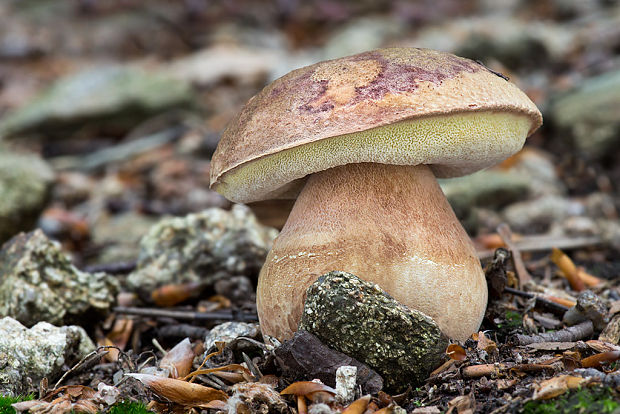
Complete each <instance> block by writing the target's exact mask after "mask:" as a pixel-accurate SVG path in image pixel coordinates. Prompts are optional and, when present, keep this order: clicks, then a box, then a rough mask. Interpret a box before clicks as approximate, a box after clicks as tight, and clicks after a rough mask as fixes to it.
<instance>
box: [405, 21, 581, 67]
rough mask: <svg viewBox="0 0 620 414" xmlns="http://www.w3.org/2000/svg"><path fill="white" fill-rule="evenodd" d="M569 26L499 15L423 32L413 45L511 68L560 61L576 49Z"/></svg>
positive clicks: (440, 26)
mask: <svg viewBox="0 0 620 414" xmlns="http://www.w3.org/2000/svg"><path fill="white" fill-rule="evenodd" d="M574 40H575V34H574V33H572V32H571V30H570V29H569V28H568V27H565V26H560V25H549V24H547V23H544V22H536V21H529V20H525V21H524V20H522V19H517V18H514V17H511V16H501V15H498V14H495V15H489V16H477V17H465V18H461V19H452V20H450V22H449V23H446V24H444V25H431V26H429V27H428V28H425V29H422V30H420V32H419V33H418V35H417V36H416V37H415V39H414V40H413V41H412V42H411V43H412V44H411V46H416V47H426V48H430V49H437V50H444V51H447V52H452V53H455V54H456V55H459V56H466V57H468V58H470V59H479V60H482V61H485V60H487V59H496V60H499V61H500V62H501V63H502V64H503V65H505V66H506V67H508V68H519V67H530V68H533V67H535V66H536V65H540V62H541V61H547V62H549V61H554V60H558V59H561V58H562V57H564V56H565V55H566V54H567V53H569V52H570V51H571V50H572V48H573V47H574Z"/></svg>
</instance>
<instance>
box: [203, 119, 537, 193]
mask: <svg viewBox="0 0 620 414" xmlns="http://www.w3.org/2000/svg"><path fill="white" fill-rule="evenodd" d="M265 127H266V128H268V126H265ZM530 127H531V120H530V118H529V117H527V116H525V115H520V114H513V113H506V112H468V113H462V114H452V115H440V116H434V117H427V118H419V119H411V120H406V121H402V122H398V123H395V124H391V125H385V126H382V127H378V128H373V129H369V130H366V131H361V132H356V133H352V134H346V135H339V136H336V137H332V138H327V139H323V140H320V141H316V142H313V143H310V144H306V145H301V146H298V147H293V148H289V149H286V150H283V151H280V152H277V153H274V154H271V155H267V156H265V157H262V158H259V159H256V160H254V161H250V162H248V163H246V164H242V165H240V166H239V167H237V168H235V169H233V170H231V171H229V172H228V173H226V174H225V175H224V176H223V177H222V178H221V181H220V183H219V184H218V185H216V186H215V189H216V190H217V191H218V192H219V193H220V194H222V195H224V196H225V197H227V198H228V199H230V200H232V201H236V202H240V203H247V202H251V201H258V200H263V199H268V198H276V197H278V196H279V195H280V194H281V193H283V192H284V191H285V189H286V187H285V186H286V185H287V184H289V183H291V182H293V181H295V180H298V179H301V178H303V177H305V176H307V175H309V174H312V173H314V172H317V171H323V170H326V169H328V168H332V167H336V166H339V165H344V164H350V163H361V162H376V163H381V164H395V165H418V164H427V165H429V166H430V167H431V169H432V170H433V172H434V173H435V175H437V177H454V176H460V175H466V174H470V173H472V172H474V171H477V170H480V169H482V168H486V167H489V166H492V165H495V164H497V163H499V162H501V161H502V160H504V159H506V158H508V157H509V156H511V155H512V154H514V153H516V152H518V151H519V150H520V149H521V147H522V146H523V143H524V142H525V138H526V137H527V133H528V131H529V129H530Z"/></svg>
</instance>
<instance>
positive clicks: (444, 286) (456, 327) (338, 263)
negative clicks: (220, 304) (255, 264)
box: [257, 163, 487, 340]
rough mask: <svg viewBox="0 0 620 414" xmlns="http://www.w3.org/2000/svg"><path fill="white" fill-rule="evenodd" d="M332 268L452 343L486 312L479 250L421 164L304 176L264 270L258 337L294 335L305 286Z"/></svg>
mask: <svg viewBox="0 0 620 414" xmlns="http://www.w3.org/2000/svg"><path fill="white" fill-rule="evenodd" d="M332 270H341V271H345V272H349V273H353V274H355V275H357V276H359V277H360V278H362V279H365V280H367V281H371V282H374V283H377V284H378V285H379V286H380V287H381V288H382V289H384V290H385V291H386V292H388V293H389V294H390V295H392V296H393V297H394V298H395V299H396V300H398V301H399V302H401V303H402V304H404V305H406V306H408V307H409V308H411V309H416V310H418V311H421V312H423V313H425V314H426V315H428V316H430V317H432V318H433V319H434V320H435V321H436V322H437V323H438V325H439V327H440V328H441V329H442V331H443V332H444V333H445V334H446V335H447V336H448V337H450V338H453V339H458V340H465V339H467V337H469V335H471V333H473V332H475V331H476V330H477V329H478V327H479V326H480V323H481V321H482V317H483V314H484V310H485V308H486V303H487V287H486V281H485V278H484V273H483V272H482V269H481V267H480V262H479V260H478V257H477V255H476V252H475V249H474V247H473V245H472V243H471V240H470V239H469V237H468V235H467V234H466V233H465V230H463V227H462V226H461V225H460V223H459V221H458V220H457V218H456V216H455V215H454V212H453V211H452V209H451V207H450V205H449V204H448V201H447V200H446V198H445V196H444V194H443V192H442V191H441V188H440V187H439V185H438V184H437V181H436V179H435V177H434V175H433V173H432V172H431V171H430V169H429V168H428V167H426V166H424V165H419V166H397V165H385V164H369V163H364V164H348V165H344V166H341V167H336V168H332V169H329V170H326V171H322V172H320V173H316V174H314V175H312V176H311V177H309V178H308V181H307V183H306V185H305V187H304V189H303V190H302V192H301V194H300V195H299V197H298V199H297V202H296V203H295V205H294V207H293V210H292V211H291V214H290V216H289V219H288V221H287V222H286V225H285V226H284V228H283V229H282V232H281V233H280V235H279V236H278V238H277V239H276V241H275V242H274V245H273V248H272V250H271V252H270V253H269V255H268V256H267V260H266V262H265V265H264V267H263V269H262V270H261V274H260V278H259V282H258V291H257V304H258V315H259V319H260V323H261V328H262V332H263V334H265V335H270V336H274V337H276V338H278V339H280V340H285V339H289V338H290V337H292V335H293V333H294V332H295V331H296V330H297V326H298V323H299V320H300V318H301V314H302V311H303V305H304V300H305V291H306V288H307V287H308V286H309V285H310V284H312V283H313V282H314V281H315V280H316V279H317V278H318V277H319V276H320V275H322V274H325V273H327V272H329V271H332Z"/></svg>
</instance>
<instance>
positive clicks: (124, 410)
mask: <svg viewBox="0 0 620 414" xmlns="http://www.w3.org/2000/svg"><path fill="white" fill-rule="evenodd" d="M152 412H153V411H149V410H147V408H146V406H145V405H144V404H142V403H138V402H134V401H123V402H122V403H119V404H116V405H115V406H114V407H112V408H110V411H108V413H109V414H149V413H152Z"/></svg>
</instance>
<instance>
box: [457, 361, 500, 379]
mask: <svg viewBox="0 0 620 414" xmlns="http://www.w3.org/2000/svg"><path fill="white" fill-rule="evenodd" d="M507 367H508V366H507V365H506V364H481V365H470V366H468V367H465V368H463V370H462V371H461V373H462V374H463V376H464V377H465V378H480V377H487V376H497V375H499V373H500V372H501V371H503V370H505V369H506V368H507Z"/></svg>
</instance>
